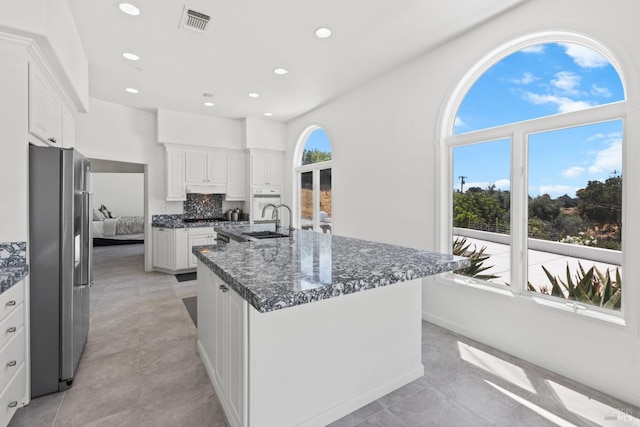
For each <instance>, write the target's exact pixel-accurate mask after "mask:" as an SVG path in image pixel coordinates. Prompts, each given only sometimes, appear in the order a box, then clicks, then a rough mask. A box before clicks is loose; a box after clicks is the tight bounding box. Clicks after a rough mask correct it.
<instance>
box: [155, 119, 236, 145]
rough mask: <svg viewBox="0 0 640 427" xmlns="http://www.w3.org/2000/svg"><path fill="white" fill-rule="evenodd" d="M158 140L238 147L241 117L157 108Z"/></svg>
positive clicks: (162, 141) (173, 142)
mask: <svg viewBox="0 0 640 427" xmlns="http://www.w3.org/2000/svg"><path fill="white" fill-rule="evenodd" d="M158 142H161V143H171V144H185V145H202V146H206V147H217V148H235V149H241V148H243V147H242V123H241V121H240V120H232V119H222V118H218V117H212V116H205V115H198V114H191V113H182V112H179V111H170V110H163V109H158Z"/></svg>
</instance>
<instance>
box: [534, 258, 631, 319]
mask: <svg viewBox="0 0 640 427" xmlns="http://www.w3.org/2000/svg"><path fill="white" fill-rule="evenodd" d="M542 270H544V273H545V274H546V276H547V278H548V279H549V283H550V284H551V290H549V289H548V288H547V287H544V288H542V287H541V288H540V292H542V293H545V294H547V295H552V296H555V297H560V298H565V299H568V300H573V301H578V302H582V303H585V304H589V305H595V306H599V307H603V308H609V309H615V310H620V300H621V297H622V278H621V277H620V270H619V269H618V268H616V279H615V281H613V280H611V275H610V274H609V269H607V270H606V272H605V273H604V274H602V272H601V271H600V270H598V268H597V267H596V266H595V265H594V266H593V267H591V268H590V269H589V270H587V271H585V270H584V268H583V267H582V264H580V263H578V271H577V272H576V274H575V278H573V277H572V276H571V271H570V270H569V264H568V263H567V270H566V276H567V278H566V281H563V280H562V279H560V278H559V277H555V276H553V275H552V274H551V273H549V270H547V269H546V268H545V267H544V266H542ZM527 288H528V289H529V290H530V291H533V292H538V290H537V289H536V288H534V287H533V286H532V285H531V283H527ZM563 288H564V289H565V290H566V293H565V292H564V291H563Z"/></svg>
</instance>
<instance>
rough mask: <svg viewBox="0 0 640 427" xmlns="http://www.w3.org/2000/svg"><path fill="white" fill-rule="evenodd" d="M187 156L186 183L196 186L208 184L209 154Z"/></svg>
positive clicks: (195, 153) (191, 153) (188, 154)
mask: <svg viewBox="0 0 640 427" xmlns="http://www.w3.org/2000/svg"><path fill="white" fill-rule="evenodd" d="M185 156H186V157H185V159H186V173H185V182H187V183H196V184H198V183H203V182H207V168H208V165H207V162H208V159H207V153H200V152H186V153H185Z"/></svg>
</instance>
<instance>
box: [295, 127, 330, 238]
mask: <svg viewBox="0 0 640 427" xmlns="http://www.w3.org/2000/svg"><path fill="white" fill-rule="evenodd" d="M299 144H300V146H299V147H298V150H297V152H298V153H299V159H298V161H297V166H296V168H295V174H296V178H297V179H296V182H297V186H296V193H297V199H298V203H297V205H298V225H299V227H300V228H301V229H303V230H315V231H318V232H323V233H331V229H332V224H333V212H332V198H331V164H332V163H331V155H332V150H331V142H330V141H329V137H328V135H327V133H326V132H325V131H324V129H322V128H320V127H312V128H310V129H308V130H307V132H305V133H304V134H303V136H302V138H301V139H300V142H299Z"/></svg>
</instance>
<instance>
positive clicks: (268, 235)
mask: <svg viewBox="0 0 640 427" xmlns="http://www.w3.org/2000/svg"><path fill="white" fill-rule="evenodd" d="M242 234H244V235H245V236H249V237H253V238H254V239H277V238H280V237H289V236H288V235H287V234H280V233H276V232H275V231H250V232H248V233H242Z"/></svg>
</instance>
